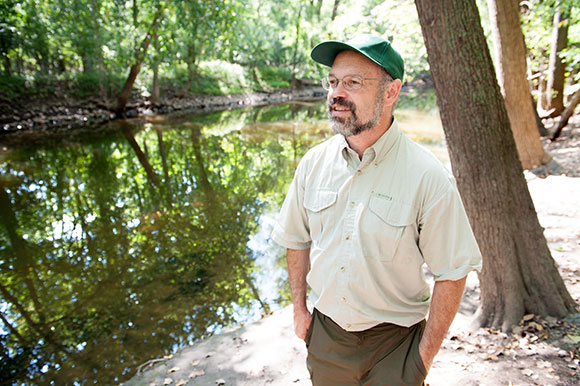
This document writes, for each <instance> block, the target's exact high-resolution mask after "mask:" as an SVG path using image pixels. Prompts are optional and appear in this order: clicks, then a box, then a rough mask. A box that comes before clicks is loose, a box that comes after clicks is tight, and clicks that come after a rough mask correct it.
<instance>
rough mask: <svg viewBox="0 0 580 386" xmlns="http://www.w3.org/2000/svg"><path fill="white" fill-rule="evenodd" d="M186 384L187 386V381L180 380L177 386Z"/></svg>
mask: <svg viewBox="0 0 580 386" xmlns="http://www.w3.org/2000/svg"><path fill="white" fill-rule="evenodd" d="M185 384H187V381H186V380H185V379H180V380H179V381H177V383H176V384H175V386H184V385H185Z"/></svg>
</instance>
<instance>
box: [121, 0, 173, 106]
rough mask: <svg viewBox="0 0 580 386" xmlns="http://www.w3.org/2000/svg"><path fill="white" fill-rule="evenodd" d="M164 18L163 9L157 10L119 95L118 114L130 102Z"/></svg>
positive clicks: (136, 51)
mask: <svg viewBox="0 0 580 386" xmlns="http://www.w3.org/2000/svg"><path fill="white" fill-rule="evenodd" d="M162 16H163V9H162V8H160V9H158V10H157V13H156V14H155V17H154V18H153V21H152V22H151V26H150V27H149V31H148V32H147V35H146V36H145V38H144V39H143V41H142V42H141V45H140V46H139V47H138V48H137V49H135V59H134V62H133V65H132V66H131V69H130V70H129V77H128V78H127V81H126V82H125V85H124V86H123V89H122V90H121V92H120V93H119V96H118V98H117V107H116V109H115V111H116V112H117V114H122V112H123V111H124V110H125V107H126V106H127V102H128V101H129V97H130V96H131V90H133V85H134V84H135V80H136V79H137V75H139V71H140V70H141V65H142V64H143V60H144V59H145V55H146V54H147V49H148V48H149V45H150V44H151V41H152V40H153V38H154V37H155V36H156V35H157V29H158V28H159V23H160V21H161V17H162Z"/></svg>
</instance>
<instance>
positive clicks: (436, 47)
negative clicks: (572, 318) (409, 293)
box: [415, 0, 576, 331]
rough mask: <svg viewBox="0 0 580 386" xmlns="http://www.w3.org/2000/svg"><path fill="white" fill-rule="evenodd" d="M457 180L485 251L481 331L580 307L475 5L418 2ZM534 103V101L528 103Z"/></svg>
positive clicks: (454, 0)
mask: <svg viewBox="0 0 580 386" xmlns="http://www.w3.org/2000/svg"><path fill="white" fill-rule="evenodd" d="M415 4H416V7H417V11H418V14H419V22H420V24H421V29H422V32H423V37H424V39H425V45H426V47H427V54H428V60H429V65H430V67H431V74H432V77H433V82H434V84H435V93H436V96H437V104H438V106H439V109H440V114H441V120H442V123H443V127H444V131H445V137H446V140H447V144H448V149H449V155H450V159H451V164H452V167H453V174H454V175H455V177H456V179H457V185H458V188H459V191H460V193H461V196H462V198H463V201H464V204H465V208H466V210H467V214H468V216H469V219H470V222H471V224H472V227H473V231H474V233H475V236H476V238H477V241H478V243H479V246H480V248H481V251H482V253H483V257H484V259H483V269H482V271H481V273H480V275H479V279H480V286H481V304H480V306H479V308H478V311H477V313H476V322H477V323H478V324H479V325H480V326H489V327H492V328H501V329H502V330H504V331H509V330H510V329H511V328H512V325H514V324H517V323H518V322H519V321H520V320H521V317H522V316H523V315H524V314H526V313H534V314H538V315H544V316H545V315H553V316H557V317H563V316H565V315H567V314H569V313H571V312H573V311H574V310H575V309H576V304H575V302H574V301H573V299H572V298H571V296H570V294H569V293H568V291H567V289H566V286H565V285H564V282H563V280H562V278H561V276H560V274H559V272H558V269H557V268H556V265H555V262H554V260H553V259H552V256H551V254H550V250H549V249H548V246H547V243H546V239H545V237H544V234H543V229H542V227H541V226H540V224H539V222H538V218H537V215H536V211H535V209H534V204H533V202H532V199H531V197H530V194H529V191H528V188H527V184H526V180H525V178H524V175H523V170H522V165H521V163H520V160H519V159H518V155H517V149H516V145H515V141H514V137H513V135H512V132H511V128H510V121H509V118H508V114H507V111H506V108H505V104H504V101H503V98H502V95H501V91H500V88H499V85H498V83H497V80H496V77H495V74H494V67H493V63H492V60H491V56H490V54H489V50H488V49H487V44H486V41H485V37H484V34H483V29H482V27H481V23H480V19H479V13H478V10H477V7H476V5H475V2H474V0H440V1H430V0H416V1H415ZM526 102H527V103H529V100H527V101H526Z"/></svg>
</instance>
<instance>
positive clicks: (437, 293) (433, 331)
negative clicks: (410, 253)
mask: <svg viewBox="0 0 580 386" xmlns="http://www.w3.org/2000/svg"><path fill="white" fill-rule="evenodd" d="M466 279H467V277H464V278H463V279H460V280H457V281H452V280H444V281H438V282H435V286H434V288H433V299H432V301H431V310H430V311H429V319H427V324H426V326H425V332H424V333H423V338H422V339H421V343H420V344H419V353H420V354H421V358H422V359H423V363H424V364H425V368H426V369H427V371H429V368H430V367H431V364H432V363H433V358H435V355H436V354H437V352H438V351H439V348H440V347H441V343H442V342H443V339H444V338H445V335H446V334H447V331H448V330H449V326H451V323H452V322H453V318H454V317H455V314H456V313H457V310H458V309H459V304H460V303H461V298H462V297H463V289H464V288H465V281H466Z"/></svg>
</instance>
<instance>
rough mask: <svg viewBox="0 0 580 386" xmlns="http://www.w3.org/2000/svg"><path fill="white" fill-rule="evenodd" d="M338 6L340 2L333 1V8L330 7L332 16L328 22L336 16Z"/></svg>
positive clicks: (337, 0)
mask: <svg viewBox="0 0 580 386" xmlns="http://www.w3.org/2000/svg"><path fill="white" fill-rule="evenodd" d="M339 5H340V0H334V6H333V7H332V16H331V17H330V21H334V19H336V16H337V15H338V6H339Z"/></svg>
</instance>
